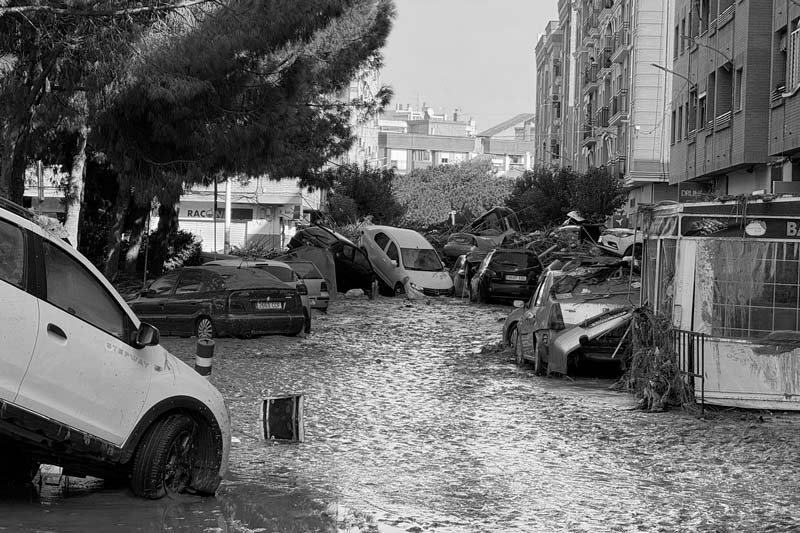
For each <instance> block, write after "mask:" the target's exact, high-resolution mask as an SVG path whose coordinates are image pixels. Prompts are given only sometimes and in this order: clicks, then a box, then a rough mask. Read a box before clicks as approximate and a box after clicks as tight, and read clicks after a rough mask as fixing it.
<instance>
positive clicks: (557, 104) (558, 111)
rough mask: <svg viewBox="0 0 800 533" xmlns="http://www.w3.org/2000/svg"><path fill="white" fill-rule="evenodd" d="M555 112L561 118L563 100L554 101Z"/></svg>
mask: <svg viewBox="0 0 800 533" xmlns="http://www.w3.org/2000/svg"><path fill="white" fill-rule="evenodd" d="M553 113H554V114H555V117H556V118H561V102H553Z"/></svg>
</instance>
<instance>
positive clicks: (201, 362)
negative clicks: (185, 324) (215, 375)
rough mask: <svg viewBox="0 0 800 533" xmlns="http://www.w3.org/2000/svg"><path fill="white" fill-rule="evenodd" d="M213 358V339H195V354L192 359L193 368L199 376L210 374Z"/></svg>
mask: <svg viewBox="0 0 800 533" xmlns="http://www.w3.org/2000/svg"><path fill="white" fill-rule="evenodd" d="M213 358H214V341H213V340H211V339H197V356H196V357H195V359H194V369H195V370H197V373H198V374H200V375H201V376H208V375H210V374H211V361H212V360H213Z"/></svg>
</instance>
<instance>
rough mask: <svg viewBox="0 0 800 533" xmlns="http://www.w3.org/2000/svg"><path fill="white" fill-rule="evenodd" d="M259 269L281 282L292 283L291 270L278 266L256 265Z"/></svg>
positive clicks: (292, 275)
mask: <svg viewBox="0 0 800 533" xmlns="http://www.w3.org/2000/svg"><path fill="white" fill-rule="evenodd" d="M257 266H258V268H259V269H261V270H265V271H267V272H269V273H270V274H272V275H273V276H275V277H276V278H278V279H279V280H281V281H284V282H289V281H294V274H292V269H291V268H287V267H285V266H280V265H257Z"/></svg>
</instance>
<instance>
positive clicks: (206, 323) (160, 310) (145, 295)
mask: <svg viewBox="0 0 800 533" xmlns="http://www.w3.org/2000/svg"><path fill="white" fill-rule="evenodd" d="M128 304H129V305H130V306H131V308H132V309H133V310H134V312H135V313H136V315H137V316H138V317H139V318H141V319H142V320H144V321H147V322H149V323H151V324H153V325H154V326H156V327H157V328H158V329H159V331H160V332H161V334H162V335H181V336H187V337H188V336H191V335H197V337H198V338H212V337H222V336H237V337H250V336H253V335H270V334H281V335H298V334H299V333H300V332H301V331H303V330H304V328H305V326H306V316H305V312H304V307H303V302H302V300H301V298H300V293H299V292H298V290H297V289H296V288H294V287H291V286H289V285H287V284H286V283H284V282H282V281H280V280H279V279H278V278H276V277H275V276H273V275H272V274H270V273H269V272H266V271H264V270H260V269H256V268H237V267H231V266H200V267H185V268H180V269H175V270H173V271H171V272H168V273H167V274H164V275H163V276H161V277H160V278H158V279H156V280H155V281H154V282H153V283H152V284H151V285H150V286H149V287H148V288H147V289H146V290H145V291H142V294H141V295H140V296H139V297H138V298H136V299H135V300H132V301H130V302H128Z"/></svg>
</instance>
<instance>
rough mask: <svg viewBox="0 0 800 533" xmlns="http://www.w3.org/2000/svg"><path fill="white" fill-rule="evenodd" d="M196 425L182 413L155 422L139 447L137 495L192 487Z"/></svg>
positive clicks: (153, 496) (133, 483)
mask: <svg viewBox="0 0 800 533" xmlns="http://www.w3.org/2000/svg"><path fill="white" fill-rule="evenodd" d="M197 429H198V428H197V425H196V424H195V422H194V421H193V420H191V419H190V418H188V417H186V416H183V415H172V416H168V417H166V418H162V419H161V420H159V421H158V422H156V423H155V424H153V425H152V426H151V427H150V428H149V429H148V431H147V433H146V434H145V436H144V437H143V438H142V442H141V443H139V447H138V448H137V450H136V456H135V458H134V461H133V471H132V474H131V489H132V490H133V493H134V494H136V495H137V496H141V497H143V498H149V499H158V498H162V497H164V496H166V495H167V494H177V493H181V492H186V491H189V492H191V491H192V489H191V487H192V478H193V475H194V472H195V469H196V462H197V458H198V450H197V439H196V437H195V435H196V432H197Z"/></svg>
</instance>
